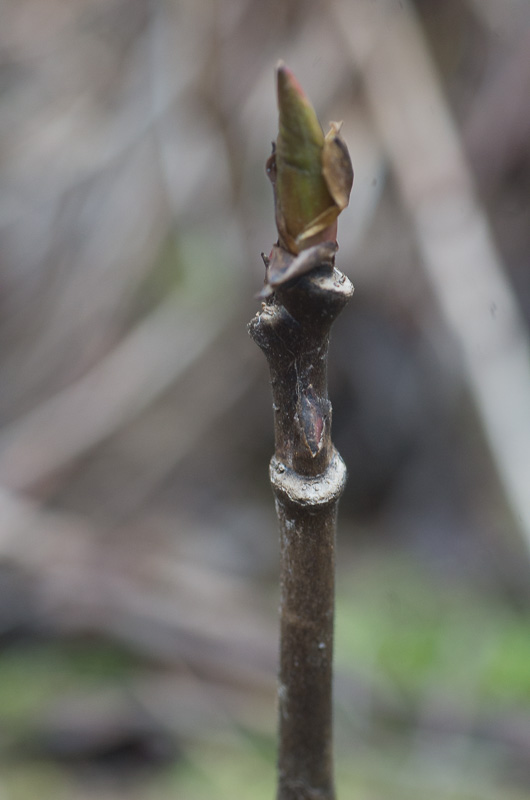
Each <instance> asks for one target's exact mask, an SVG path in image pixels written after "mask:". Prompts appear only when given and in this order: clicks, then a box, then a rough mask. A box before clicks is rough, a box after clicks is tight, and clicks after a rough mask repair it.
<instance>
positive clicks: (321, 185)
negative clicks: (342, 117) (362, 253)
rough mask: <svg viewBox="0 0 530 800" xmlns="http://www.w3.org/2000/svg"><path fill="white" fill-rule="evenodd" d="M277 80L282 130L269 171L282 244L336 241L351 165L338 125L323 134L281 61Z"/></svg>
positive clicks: (298, 246) (295, 249)
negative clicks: (338, 221)
mask: <svg viewBox="0 0 530 800" xmlns="http://www.w3.org/2000/svg"><path fill="white" fill-rule="evenodd" d="M277 81H278V108H279V132H278V138H277V140H276V145H275V148H274V150H273V154H272V156H271V157H270V158H269V160H268V162H267V172H268V174H269V177H270V179H271V181H272V183H273V186H274V195H275V204H276V225H277V228H278V234H279V239H280V245H281V246H282V247H284V248H285V249H286V250H288V251H289V252H290V253H294V254H297V253H299V252H300V251H301V250H305V249H306V248H309V247H312V246H313V245H315V244H318V243H319V242H325V241H335V239H336V235H337V217H338V215H339V214H340V212H341V211H342V209H343V208H345V207H346V206H347V205H348V201H349V197H350V191H351V187H352V183H353V169H352V165H351V161H350V156H349V153H348V149H347V147H346V145H345V143H344V142H343V140H342V139H341V137H340V124H338V123H335V122H332V123H331V129H330V131H329V133H328V134H327V135H326V136H325V137H324V134H323V132H322V128H321V127H320V123H319V121H318V119H317V116H316V114H315V111H314V109H313V106H312V105H311V103H310V102H309V100H308V98H307V97H306V95H305V94H304V92H303V90H302V88H301V86H300V85H299V83H298V81H297V80H296V78H295V77H294V75H293V73H292V72H291V71H290V70H289V69H288V68H287V67H286V66H285V65H284V64H283V63H282V62H280V63H279V64H278V67H277Z"/></svg>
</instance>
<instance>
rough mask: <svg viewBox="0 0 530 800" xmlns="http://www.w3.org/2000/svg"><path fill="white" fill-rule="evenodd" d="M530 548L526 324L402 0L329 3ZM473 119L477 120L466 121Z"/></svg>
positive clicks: (411, 17)
mask: <svg viewBox="0 0 530 800" xmlns="http://www.w3.org/2000/svg"><path fill="white" fill-rule="evenodd" d="M333 8H334V9H335V12H336V14H337V22H338V24H339V26H340V30H341V31H342V32H343V34H344V39H345V41H346V42H347V43H348V46H349V48H350V52H351V54H352V58H353V59H354V61H355V63H356V65H357V66H358V68H359V69H360V70H361V72H362V75H363V79H364V83H365V86H366V92H367V98H368V102H369V103H370V107H371V108H372V110H373V114H374V120H375V123H376V125H377V129H378V133H379V136H380V138H381V140H382V142H383V143H384V146H385V148H386V150H387V152H388V155H389V158H390V160H391V163H392V167H393V169H394V171H395V173H396V177H397V180H398V183H399V187H400V190H401V193H402V196H403V199H404V202H405V204H406V206H407V209H408V211H409V213H410V215H411V217H412V221H413V223H414V228H415V232H416V236H417V240H418V244H419V247H420V250H421V253H422V256H423V259H424V265H425V269H426V270H427V272H428V275H429V278H430V280H431V282H432V285H433V288H434V291H435V292H436V296H437V299H438V302H439V303H440V306H441V307H442V310H443V312H444V314H445V316H446V318H447V321H448V323H449V325H450V327H451V330H452V331H453V333H454V334H455V338H456V341H457V344H458V347H459V348H460V350H461V353H462V358H463V367H464V369H465V372H464V375H465V377H466V378H467V380H468V382H469V385H470V388H471V391H472V393H473V397H474V400H475V403H476V405H477V408H478V409H479V412H480V415H481V418H482V421H483V425H484V430H485V434H486V437H487V439H488V441H489V444H490V447H491V451H492V455H493V458H494V460H495V464H496V467H497V470H498V473H499V477H500V479H501V481H502V483H503V484H504V487H505V491H506V495H507V499H508V501H509V503H510V505H511V508H512V511H513V514H514V516H515V519H516V520H517V524H518V525H519V528H520V530H521V533H522V534H523V536H524V538H525V541H526V546H527V549H528V550H529V551H530V492H529V491H528V479H529V476H530V345H529V341H528V331H527V329H526V326H525V323H524V320H523V318H522V315H521V311H520V308H519V306H518V303H517V300H516V298H515V297H514V293H513V290H512V288H511V286H510V283H509V281H508V280H507V279H506V277H505V271H504V267H503V264H502V261H501V258H500V255H499V253H498V251H497V250H496V248H495V245H494V243H493V241H492V238H491V234H490V230H489V225H488V222H487V219H486V217H485V215H484V212H483V210H482V208H481V206H480V203H479V201H478V199H477V197H476V193H475V190H474V187H473V179H472V176H471V172H470V170H469V167H468V164H467V161H466V158H465V154H464V151H463V149H462V146H461V144H460V139H459V137H458V133H457V131H456V129H455V126H454V122H453V120H452V116H451V113H450V110H449V108H448V107H447V104H446V103H445V101H444V99H443V93H442V91H441V88H440V85H439V81H438V79H437V76H436V72H435V70H434V69H433V66H432V63H431V59H430V57H429V53H428V50H427V47H426V44H425V41H424V39H423V35H422V33H421V29H420V27H419V26H418V24H417V22H416V19H415V16H414V14H413V10H412V7H411V5H410V4H409V3H408V2H406V0H404V2H402V3H400V4H399V5H398V4H396V3H393V2H380V3H377V4H374V3H368V2H364V0H360V2H358V3H357V4H356V5H355V6H352V5H351V4H347V3H345V2H342V3H341V2H338V3H334V5H333ZM475 124H476V123H475Z"/></svg>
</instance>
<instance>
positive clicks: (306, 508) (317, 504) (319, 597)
mask: <svg viewBox="0 0 530 800" xmlns="http://www.w3.org/2000/svg"><path fill="white" fill-rule="evenodd" d="M278 99H279V108H280V133H279V135H278V140H277V143H276V148H275V150H274V151H273V155H272V156H271V159H269V161H268V162H267V170H268V172H269V176H270V177H271V180H272V182H273V185H274V189H275V204H276V222H277V226H278V231H279V235H280V240H279V244H278V245H277V246H276V247H274V248H273V250H272V253H271V257H270V259H269V258H265V259H264V261H265V263H266V266H267V284H266V287H265V290H264V293H262V294H263V295H264V296H265V297H269V300H268V302H267V303H264V304H263V307H262V309H261V311H260V312H259V313H258V314H257V315H256V316H255V317H254V319H253V320H252V321H251V323H250V326H249V331H250V335H251V336H252V338H253V339H254V341H255V342H256V344H258V345H259V347H261V349H262V350H263V352H264V353H265V355H266V357H267V360H268V362H269V369H270V375H271V383H272V394H273V409H274V432H275V454H274V456H273V458H272V460H271V464H270V480H271V484H272V488H273V491H274V494H275V498H276V510H277V514H278V520H279V527H280V551H281V563H280V594H281V600H280V616H281V639H280V675H279V687H278V699H279V754H278V794H277V797H278V800H317V798H318V800H333V798H334V796H335V794H334V787H333V756H332V695H331V687H332V656H333V616H334V573H335V523H336V512H337V503H338V500H339V497H340V495H341V493H342V490H343V488H344V483H345V479H346V468H345V466H344V462H343V461H342V459H341V457H340V455H339V454H338V452H337V451H336V450H335V448H334V447H333V444H332V442H331V404H330V402H329V400H328V391H327V355H328V344H329V333H330V328H331V325H332V323H333V321H334V320H335V318H336V317H337V316H338V314H339V313H340V312H341V311H342V309H343V308H344V306H345V305H346V303H347V302H348V300H349V299H350V297H351V295H352V293H353V286H352V285H351V283H350V281H349V280H348V279H347V278H346V277H345V276H344V275H342V274H341V273H340V272H339V271H338V270H336V269H335V268H334V264H333V260H334V254H335V251H336V249H337V245H336V243H335V242H334V241H328V240H326V239H323V237H327V239H329V238H330V234H331V236H333V233H334V231H336V223H335V220H336V217H337V215H338V213H339V211H340V209H341V208H343V207H344V205H346V204H347V202H348V199H349V192H350V189H351V181H352V180H353V174H352V170H351V163H350V161H349V156H348V152H347V150H346V147H345V145H344V143H343V142H342V140H340V138H339V137H338V126H335V127H334V128H332V131H331V132H330V134H328V137H326V140H324V136H323V134H322V131H321V130H320V128H319V125H318V121H317V119H316V116H315V114H314V111H313V109H312V107H311V106H310V104H309V101H308V100H307V98H306V97H305V95H303V93H302V91H301V89H300V87H299V85H298V84H297V82H296V81H295V79H294V76H292V74H291V73H290V72H289V71H288V70H287V69H286V68H285V67H284V66H283V65H282V64H280V66H279V68H278ZM300 131H303V134H302V135H300ZM324 142H326V143H327V144H328V145H329V147H330V148H333V149H332V152H331V153H330V152H326V146H327V145H326V144H325V143H324ZM322 165H323V166H322ZM334 170H336V172H334ZM323 175H324V177H325V178H326V181H324V180H323V178H322V176H323ZM328 176H329V177H330V180H329V182H328ZM328 190H329V191H328ZM332 201H336V204H335V206H333V203H332ZM337 209H338V210H337ZM330 223H331V225H332V227H331V228H330ZM333 224H335V227H334V228H333ZM315 236H316V239H315ZM307 242H310V246H307Z"/></svg>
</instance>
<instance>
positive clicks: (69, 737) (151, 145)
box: [0, 0, 530, 800]
mask: <svg viewBox="0 0 530 800" xmlns="http://www.w3.org/2000/svg"><path fill="white" fill-rule="evenodd" d="M0 11H1V19H2V24H1V26H0V91H1V117H0V176H1V178H0V180H1V192H0V230H1V233H0V258H1V271H0V387H1V390H0V415H1V426H2V427H1V431H0V762H1V765H2V768H1V770H0V797H1V798H2V800H3V799H4V798H5V799H6V800H26V798H28V800H29V799H30V798H31V799H33V798H34V797H36V796H38V797H39V798H41V800H47V798H52V797H53V798H54V800H56V799H57V798H64V799H65V800H66V799H68V800H70V798H72V799H75V800H84V799H85V798H96V797H97V798H108V799H109V800H111V799H112V800H121V798H127V799H128V800H136V798H138V799H140V798H141V799H142V800H165V799H166V798H179V800H210V798H217V800H232V799H233V798H234V797H243V796H245V797H246V798H248V799H249V800H261V799H262V798H263V799H264V798H271V797H273V795H274V784H275V775H274V761H275V743H274V737H275V727H276V720H275V674H276V661H277V647H278V645H277V604H278V589H277V561H278V556H277V534H276V520H275V516H274V508H273V501H272V495H271V491H270V487H269V484H268V461H269V458H270V456H271V455H272V452H273V431H272V413H271V398H270V390H269V385H268V374H267V366H266V362H265V359H264V358H263V355H262V354H261V352H259V350H258V348H256V347H255V345H253V343H252V342H251V340H250V339H249V337H248V336H247V333H246V324H247V322H248V321H249V320H250V319H251V317H252V315H253V314H254V313H255V312H256V310H257V308H258V307H259V303H258V301H257V300H256V299H255V295H256V293H257V292H258V291H259V289H260V287H261V284H262V281H263V274H264V271H263V264H262V261H261V258H260V252H261V251H266V252H268V251H269V249H270V247H271V246H272V244H273V243H274V241H275V228H274V215H273V205H272V192H271V188H270V185H269V182H268V180H267V178H266V176H265V171H264V163H265V160H266V158H267V157H268V155H269V153H270V147H271V141H272V140H273V139H274V138H275V137H276V125H277V112H276V99H275V87H274V65H275V63H276V61H277V59H278V58H280V57H281V58H283V59H284V60H285V61H286V63H287V64H288V65H289V66H290V67H291V68H292V69H293V71H294V72H295V74H296V75H297V77H298V79H299V80H300V82H301V84H302V85H303V87H304V88H305V90H306V92H307V93H308V94H309V96H310V97H311V99H312V101H313V104H314V106H315V108H316V109H317V113H318V115H319V118H320V119H321V122H322V124H323V126H324V127H325V128H327V123H328V120H330V119H333V120H337V119H342V120H343V121H344V125H343V135H344V138H345V140H346V141H347V143H348V145H349V148H350V152H351V157H352V161H353V164H354V169H355V176H356V177H355V182H354V187H353V192H352V199H351V203H350V206H349V208H348V209H347V210H346V211H345V212H344V213H343V215H342V216H341V219H340V223H339V244H340V251H339V254H338V257H337V266H338V267H339V268H340V269H342V270H343V271H344V272H346V273H347V275H348V276H349V277H350V279H351V280H352V281H353V283H354V285H355V294H354V297H353V300H352V302H351V303H350V305H349V307H348V308H347V309H346V311H345V312H344V313H343V315H342V317H341V318H340V319H339V320H338V321H337V323H336V325H335V326H334V330H333V336H332V343H331V359H330V393H331V399H332V402H333V406H334V440H335V442H336V445H337V447H338V449H339V450H340V452H341V454H342V455H343V457H344V459H345V461H346V463H347V466H348V470H349V482H348V485H347V488H346V491H345V494H344V496H343V499H342V502H341V508H340V522H339V534H338V548H339V557H338V575H337V622H336V686H335V700H336V715H335V718H336V761H337V783H338V788H339V797H340V798H342V800H349V799H350V798H351V799H352V800H355V799H356V798H359V800H402V799H403V800H405V799H406V800H415V798H417V799H418V800H420V798H421V800H424V798H426V797H428V798H432V800H501V798H502V800H523V799H524V798H528V797H529V796H530V580H529V579H530V562H529V557H530V358H529V352H530V351H529V344H528V320H529V317H530V268H529V267H530V263H529V261H530V104H529V102H528V98H529V97H530V59H529V58H528V52H529V50H530V4H529V3H528V2H527V0H445V2H443V3H441V2H436V0H415V2H412V0H291V1H290V2H285V0H266V2H258V1H257V0H76V2H71V1H69V0H1V2H0Z"/></svg>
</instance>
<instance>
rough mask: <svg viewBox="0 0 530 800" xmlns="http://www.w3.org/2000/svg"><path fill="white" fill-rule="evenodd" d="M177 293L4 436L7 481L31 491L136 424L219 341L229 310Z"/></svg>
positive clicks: (0, 461) (2, 469) (1, 454)
mask: <svg viewBox="0 0 530 800" xmlns="http://www.w3.org/2000/svg"><path fill="white" fill-rule="evenodd" d="M180 294H181V293H179V294H177V296H170V297H169V298H167V299H166V300H164V301H163V303H161V304H160V306H159V307H158V308H157V309H156V310H155V311H154V312H152V313H151V314H150V315H149V316H148V317H147V318H146V319H144V320H143V321H142V322H141V323H140V324H139V325H138V326H137V327H136V328H135V329H134V330H133V331H132V332H131V333H129V334H128V336H127V337H126V338H125V339H124V340H123V341H122V342H121V343H120V344H119V345H118V346H117V347H116V348H115V349H114V350H113V351H112V352H111V353H110V354H109V355H107V356H106V357H105V358H103V359H101V361H99V362H98V364H97V365H96V366H95V367H94V368H93V369H92V370H91V371H90V372H88V373H87V374H85V375H84V376H83V377H82V378H81V379H80V380H79V381H77V382H76V383H75V384H73V385H71V386H69V387H67V388H66V389H64V390H63V391H62V392H60V393H59V394H57V395H56V396H54V397H52V398H51V399H50V400H48V401H47V402H45V403H43V404H41V405H40V406H38V407H37V408H36V409H35V410H34V411H33V412H31V413H30V414H28V415H27V416H26V417H24V418H23V419H21V420H20V421H17V422H16V423H14V424H13V425H11V426H10V427H9V428H7V429H5V430H4V431H3V433H2V434H1V435H0V482H1V483H3V485H5V486H8V487H9V488H11V489H17V490H22V489H28V488H30V487H32V486H34V485H35V484H37V483H39V482H40V481H42V480H43V479H45V478H47V477H49V476H51V475H53V474H54V473H55V472H57V471H58V470H60V469H62V468H64V467H65V466H66V465H67V464H69V463H71V462H72V461H73V460H74V459H76V458H79V457H80V456H81V455H83V454H84V453H86V452H87V451H88V450H90V449H91V448H92V447H94V446H95V445H96V444H98V443H99V442H101V441H102V440H104V439H105V438H106V437H108V436H109V435H110V434H112V433H113V432H114V431H115V430H116V429H117V428H119V427H120V426H121V425H123V424H125V423H126V422H128V421H130V420H131V419H132V418H134V417H135V416H136V415H137V414H139V413H140V412H141V411H142V410H143V409H144V408H146V406H148V405H149V403H151V402H152V401H153V400H154V399H155V398H156V397H157V396H159V395H160V394H161V393H162V392H163V391H164V390H165V389H167V388H168V387H169V386H171V384H172V383H173V382H174V381H175V380H176V379H177V377H178V376H179V375H180V374H181V373H182V372H184V370H186V368H187V367H188V366H190V365H191V364H192V363H193V361H194V360H195V359H197V358H198V357H199V355H200V354H201V353H202V352H204V350H205V349H206V348H207V347H208V346H209V345H210V344H211V343H212V342H213V341H214V340H215V338H216V337H217V336H218V334H219V332H220V331H221V329H222V328H223V326H224V325H225V324H226V318H227V316H228V314H229V310H227V309H223V307H222V304H219V305H217V306H216V307H215V308H214V309H211V310H210V311H209V313H208V315H201V314H198V313H197V311H196V310H195V311H194V310H191V309H189V308H186V307H185V301H186V297H185V296H184V297H181V296H180Z"/></svg>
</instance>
